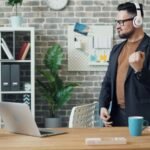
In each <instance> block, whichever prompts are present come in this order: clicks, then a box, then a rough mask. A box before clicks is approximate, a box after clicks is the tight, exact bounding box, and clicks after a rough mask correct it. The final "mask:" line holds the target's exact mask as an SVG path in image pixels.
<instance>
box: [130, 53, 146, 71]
mask: <svg viewBox="0 0 150 150" xmlns="http://www.w3.org/2000/svg"><path fill="white" fill-rule="evenodd" d="M144 60H145V53H144V52H141V51H138V52H134V53H132V54H131V55H130V56H129V64H130V66H131V67H132V68H133V69H134V71H135V72H138V71H141V70H142V68H143V64H144Z"/></svg>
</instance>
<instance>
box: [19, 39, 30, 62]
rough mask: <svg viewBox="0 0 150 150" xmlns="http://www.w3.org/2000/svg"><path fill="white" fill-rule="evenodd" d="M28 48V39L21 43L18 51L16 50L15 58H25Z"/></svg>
mask: <svg viewBox="0 0 150 150" xmlns="http://www.w3.org/2000/svg"><path fill="white" fill-rule="evenodd" d="M29 49H30V43H29V42H28V41H25V42H24V43H23V44H22V45H21V47H20V49H19V52H18V54H17V56H16V59H17V60H24V59H26V57H27V54H28V51H29Z"/></svg>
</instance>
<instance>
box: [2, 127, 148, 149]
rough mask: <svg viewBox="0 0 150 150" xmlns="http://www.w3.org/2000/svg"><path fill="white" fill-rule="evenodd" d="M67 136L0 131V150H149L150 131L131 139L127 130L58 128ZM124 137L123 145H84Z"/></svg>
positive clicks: (146, 130)
mask: <svg viewBox="0 0 150 150" xmlns="http://www.w3.org/2000/svg"><path fill="white" fill-rule="evenodd" d="M57 130H62V131H66V132H67V134H63V135H57V136H50V137H44V138H38V137H32V136H25V135H20V134H13V133H9V132H7V131H6V130H4V129H0V150H89V149H91V150H150V131H149V129H145V130H144V131H143V134H142V136H139V137H131V136H130V135H129V131H128V128H126V127H120V128H118V127H112V128H84V129H75V128H74V129H73V128H72V129H71V128H59V129H57ZM95 137H96V138H97V137H125V138H126V139H127V144H124V145H92V146H89V145H86V144H85V138H95Z"/></svg>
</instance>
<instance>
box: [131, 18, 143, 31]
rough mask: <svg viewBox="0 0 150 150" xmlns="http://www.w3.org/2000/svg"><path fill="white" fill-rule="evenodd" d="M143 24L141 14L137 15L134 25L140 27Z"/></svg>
mask: <svg viewBox="0 0 150 150" xmlns="http://www.w3.org/2000/svg"><path fill="white" fill-rule="evenodd" d="M142 24H143V19H142V17H140V16H135V17H134V19H133V26H134V27H135V28H139V27H141V26H142Z"/></svg>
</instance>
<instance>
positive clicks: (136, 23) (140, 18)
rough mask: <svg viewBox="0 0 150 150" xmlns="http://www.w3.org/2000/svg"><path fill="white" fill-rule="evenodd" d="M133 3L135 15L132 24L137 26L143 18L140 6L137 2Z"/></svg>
mask: <svg viewBox="0 0 150 150" xmlns="http://www.w3.org/2000/svg"><path fill="white" fill-rule="evenodd" d="M134 5H135V7H136V12H137V15H136V16H135V17H134V19H133V26H134V27H135V28H139V27H141V26H142V24H143V18H142V15H141V8H140V5H139V3H134Z"/></svg>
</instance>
